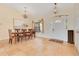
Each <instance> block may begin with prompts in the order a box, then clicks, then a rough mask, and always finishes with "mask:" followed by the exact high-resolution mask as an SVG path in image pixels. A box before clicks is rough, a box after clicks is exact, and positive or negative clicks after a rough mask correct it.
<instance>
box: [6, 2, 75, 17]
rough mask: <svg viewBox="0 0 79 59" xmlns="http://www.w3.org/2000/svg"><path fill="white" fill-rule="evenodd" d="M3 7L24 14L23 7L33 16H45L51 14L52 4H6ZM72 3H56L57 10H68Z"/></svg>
mask: <svg viewBox="0 0 79 59" xmlns="http://www.w3.org/2000/svg"><path fill="white" fill-rule="evenodd" d="M5 5H7V6H9V7H11V8H13V9H16V10H17V11H19V12H21V13H24V7H27V9H26V10H27V12H28V13H30V14H31V15H33V16H34V15H35V16H45V15H48V14H50V13H53V8H54V7H53V5H54V4H53V3H6V4H5ZM73 5H74V4H73V3H58V9H59V10H60V9H63V10H64V9H69V8H70V7H72V6H73Z"/></svg>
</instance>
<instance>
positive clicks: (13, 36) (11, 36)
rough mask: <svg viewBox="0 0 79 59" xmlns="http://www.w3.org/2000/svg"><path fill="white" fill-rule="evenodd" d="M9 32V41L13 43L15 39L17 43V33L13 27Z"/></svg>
mask: <svg viewBox="0 0 79 59" xmlns="http://www.w3.org/2000/svg"><path fill="white" fill-rule="evenodd" d="M8 32H9V43H10V44H12V43H13V41H15V43H16V37H17V36H16V33H13V32H12V30H11V29H9V30H8Z"/></svg>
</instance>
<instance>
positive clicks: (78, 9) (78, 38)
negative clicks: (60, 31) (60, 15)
mask: <svg viewBox="0 0 79 59" xmlns="http://www.w3.org/2000/svg"><path fill="white" fill-rule="evenodd" d="M74 12H75V14H74V16H75V19H74V20H75V46H76V48H77V50H78V51H79V4H75V8H74Z"/></svg>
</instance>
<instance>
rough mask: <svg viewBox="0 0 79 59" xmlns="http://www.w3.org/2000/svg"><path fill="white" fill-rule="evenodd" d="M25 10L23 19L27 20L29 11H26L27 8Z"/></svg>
mask: <svg viewBox="0 0 79 59" xmlns="http://www.w3.org/2000/svg"><path fill="white" fill-rule="evenodd" d="M24 9H25V10H24V14H23V18H24V19H26V18H27V17H28V16H27V14H26V12H27V11H26V7H24Z"/></svg>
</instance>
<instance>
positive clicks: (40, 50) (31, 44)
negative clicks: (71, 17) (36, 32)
mask: <svg viewBox="0 0 79 59" xmlns="http://www.w3.org/2000/svg"><path fill="white" fill-rule="evenodd" d="M0 55H1V56H76V55H78V53H77V51H76V49H75V47H74V45H72V44H65V43H57V42H53V41H49V40H48V39H45V38H35V39H31V40H24V41H22V42H19V43H17V44H13V45H10V44H8V41H7V40H2V41H0Z"/></svg>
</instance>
